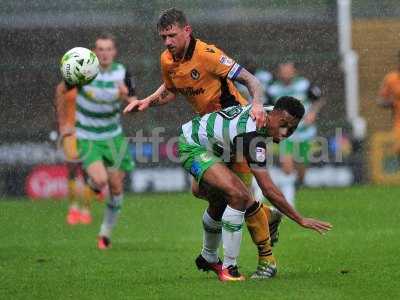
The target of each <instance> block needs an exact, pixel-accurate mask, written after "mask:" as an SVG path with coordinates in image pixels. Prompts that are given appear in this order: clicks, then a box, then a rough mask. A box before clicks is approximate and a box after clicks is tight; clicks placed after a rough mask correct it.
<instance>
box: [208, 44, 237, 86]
mask: <svg viewBox="0 0 400 300" xmlns="http://www.w3.org/2000/svg"><path fill="white" fill-rule="evenodd" d="M201 56H202V60H203V62H204V64H205V66H206V68H207V70H208V71H209V72H210V73H212V74H214V75H216V76H217V77H220V78H228V79H230V80H235V79H236V77H237V76H238V75H239V73H240V70H241V69H242V67H241V66H240V65H239V64H238V63H236V62H235V61H234V60H233V59H232V58H230V57H229V56H227V55H226V54H225V53H223V52H222V51H221V50H220V49H218V48H216V47H214V46H209V47H206V48H205V49H204V50H203V53H202V54H201Z"/></svg>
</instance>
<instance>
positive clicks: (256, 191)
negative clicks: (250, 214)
mask: <svg viewBox="0 0 400 300" xmlns="http://www.w3.org/2000/svg"><path fill="white" fill-rule="evenodd" d="M251 189H252V191H253V194H254V198H255V199H256V200H257V201H258V202H264V200H265V198H264V195H263V193H262V190H261V189H260V187H259V186H258V183H257V180H256V179H255V177H253V181H252V183H251Z"/></svg>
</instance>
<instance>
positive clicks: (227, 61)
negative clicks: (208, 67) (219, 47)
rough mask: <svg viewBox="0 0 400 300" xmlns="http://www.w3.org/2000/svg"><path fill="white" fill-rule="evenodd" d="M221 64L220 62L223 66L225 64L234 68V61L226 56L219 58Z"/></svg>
mask: <svg viewBox="0 0 400 300" xmlns="http://www.w3.org/2000/svg"><path fill="white" fill-rule="evenodd" d="M219 62H220V63H221V64H223V65H226V66H232V65H233V59H230V58H229V57H226V56H224V55H222V56H221V57H220V58H219Z"/></svg>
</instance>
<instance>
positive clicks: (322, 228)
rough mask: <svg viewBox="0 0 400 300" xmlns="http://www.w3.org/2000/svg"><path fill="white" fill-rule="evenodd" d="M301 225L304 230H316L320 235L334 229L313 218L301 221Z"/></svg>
mask: <svg viewBox="0 0 400 300" xmlns="http://www.w3.org/2000/svg"><path fill="white" fill-rule="evenodd" d="M299 225H300V226H302V227H304V228H308V229H312V230H315V231H317V232H318V233H320V234H325V233H326V232H328V231H329V230H331V229H332V225H331V224H330V223H328V222H324V221H320V220H316V219H311V218H303V219H301V221H300V222H299Z"/></svg>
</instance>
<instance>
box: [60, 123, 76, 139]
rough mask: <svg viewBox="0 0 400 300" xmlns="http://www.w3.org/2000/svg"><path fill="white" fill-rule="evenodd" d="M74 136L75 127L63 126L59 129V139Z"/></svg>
mask: <svg viewBox="0 0 400 300" xmlns="http://www.w3.org/2000/svg"><path fill="white" fill-rule="evenodd" d="M74 134H75V127H70V126H64V127H61V128H60V137H61V139H63V138H65V137H67V136H70V135H74Z"/></svg>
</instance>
